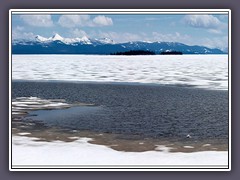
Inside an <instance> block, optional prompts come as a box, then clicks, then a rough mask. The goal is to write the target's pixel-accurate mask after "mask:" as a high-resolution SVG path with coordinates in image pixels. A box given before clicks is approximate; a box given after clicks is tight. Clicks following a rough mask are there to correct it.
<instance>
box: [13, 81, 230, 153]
mask: <svg viewBox="0 0 240 180" xmlns="http://www.w3.org/2000/svg"><path fill="white" fill-rule="evenodd" d="M16 84H18V85H23V86H24V85H26V84H27V86H29V89H32V88H35V89H33V90H30V91H29V92H27V94H29V95H33V94H36V93H37V91H39V90H40V92H41V89H42V90H44V91H43V92H44V93H43V92H41V93H40V94H42V95H44V96H45V97H51V99H55V97H52V95H56V94H54V92H52V88H45V86H46V87H48V86H49V87H52V86H54V87H55V88H57V87H58V86H59V87H62V88H63V89H64V93H63V95H64V94H65V95H66V92H68V91H66V90H65V89H66V88H64V87H65V86H66V87H67V88H70V87H74V89H76V87H78V86H80V87H83V88H84V89H85V90H88V89H89V88H90V90H91V91H89V94H88V96H91V95H92V92H94V91H96V92H97V94H99V93H100V94H102V93H101V91H99V90H97V89H96V88H100V89H101V88H103V87H104V88H103V90H107V91H109V90H110V91H109V92H111V91H113V90H111V88H116V89H115V90H114V91H113V95H111V94H108V93H107V92H105V93H107V96H106V97H108V98H109V99H110V100H111V97H115V98H116V93H117V94H119V93H120V94H119V95H121V94H122V93H121V91H120V92H117V91H116V90H118V89H119V87H121V88H124V89H125V88H129V87H130V89H128V90H131V88H134V89H133V90H131V92H133V93H136V91H140V90H142V89H144V88H146V93H145V95H146V96H147V99H146V101H148V100H149V98H150V99H151V97H149V95H150V94H152V93H153V92H155V91H156V92H157V93H159V91H160V92H161V93H160V96H161V94H162V93H164V92H165V91H166V93H167V94H169V93H170V95H169V96H171V91H172V92H173V94H175V93H180V94H179V95H184V94H186V93H187V94H189V93H190V95H191V93H193V94H195V93H196V94H195V95H194V96H196V95H197V96H200V95H201V93H203V95H204V96H205V94H209V93H210V94H212V95H213V96H216V97H218V95H217V94H222V95H224V94H227V92H224V91H217V90H216V91H212V90H209V91H207V90H202V89H194V88H181V87H166V86H148V85H144V86H142V85H140V86H137V85H135V86H131V85H130V86H129V85H126V84H122V85H119V84H98V83H97V84H87V83H86V84H81V83H80V84H78V83H77V84H75V83H70V82H68V83H61V82H55V83H51V82H35V81H34V82H13V89H14V90H15V88H14V86H15V85H16ZM36 85H37V86H36ZM85 86H87V89H86V87H85ZM92 86H93V87H92ZM105 86H106V87H105ZM20 87H21V86H20ZM110 87H111V88H110ZM109 88H110V89H109ZM17 89H18V88H17ZM36 89H37V91H36ZM48 89H49V90H50V91H49V92H50V94H49V95H48V94H47V92H48ZM57 89H59V88H57ZM70 89H71V88H70ZM59 90H60V92H61V91H62V90H61V89H59ZM93 90H94V91H93ZM65 91H66V92H65ZM81 91H82V90H81ZM30 92H32V93H33V94H31V93H30ZM86 92H88V91H86ZM124 92H125V90H124ZM128 92H130V91H128ZM144 92H145V91H144ZM149 92H151V93H150V94H149ZM83 93H84V92H83ZM140 93H141V92H140ZM216 93H217V94H216ZM51 94H52V95H51ZM78 94H79V93H78ZM84 94H86V93H84ZM141 94H142V93H141ZM60 95H61V94H60ZM93 95H94V94H93ZM123 95H124V94H123ZM142 95H144V94H142ZM165 95H166V94H165ZM212 95H211V96H210V98H211V97H212ZM222 95H221V96H222ZM109 96H110V97H109ZM137 96H138V95H137ZM158 96H159V95H158ZM184 96H185V95H184ZM201 96H202V95H201ZM201 96H200V97H201ZM221 96H219V97H221ZM56 97H58V96H56ZM77 97H78V96H77ZM93 97H94V98H93V99H92V100H94V99H95V95H94V96H93ZM106 97H103V99H104V98H106ZM186 97H187V96H186ZM58 98H60V97H58ZM131 98H133V97H131ZM154 98H156V96H154ZM20 99H21V98H20ZM33 99H34V98H33ZM61 99H63V100H58V99H55V101H57V102H61V103H63V102H65V101H66V102H67V103H70V102H72V101H73V100H71V99H70V101H69V100H66V99H65V100H64V98H62V97H61ZM73 99H74V100H75V101H77V102H75V103H76V104H78V106H79V105H80V107H81V105H83V106H84V105H87V104H89V103H92V104H91V105H94V107H98V106H99V105H101V103H99V102H95V103H96V105H95V103H93V102H90V101H89V102H85V101H84V100H83V102H81V101H80V102H78V100H77V99H78V98H77V99H75V98H73ZM86 99H88V98H87V97H86ZM90 99H91V98H90ZM160 99H161V98H160ZM184 99H185V98H183V99H182V100H184ZM214 99H215V98H214ZM80 100H82V99H81V98H80ZM92 100H91V101H92ZM140 100H141V99H140ZM173 100H174V98H173ZM43 101H44V102H45V101H46V100H43ZM141 101H142V100H141ZM168 101H171V100H170V99H168ZM191 101H194V100H193V99H192V100H191ZM39 102H40V101H37V102H34V103H35V104H34V103H33V104H32V105H33V106H35V105H36V104H38V106H39ZM100 102H101V100H100ZM143 102H144V101H143ZM187 102H188V101H187ZM200 102H202V100H201V101H200ZM206 102H208V103H209V101H206ZM220 102H221V101H220ZM27 103H28V104H27V106H29V103H30V102H29V100H27ZM118 103H119V102H118ZM170 104H171V103H170ZM213 104H214V103H213ZM21 105H22V104H21V103H20V106H19V108H20V109H21ZM30 105H31V103H30ZM45 105H46V104H45ZM113 105H114V104H113ZM119 105H121V106H122V105H124V104H119ZM137 105H138V104H137ZM103 106H104V108H106V107H107V106H109V105H108V101H106V102H104V103H103ZM164 106H165V105H164ZM164 106H163V107H164ZM39 107H40V106H39ZM39 107H38V108H35V109H32V110H31V111H33V112H34V111H37V110H41V108H40V109H39ZM53 107H54V106H51V107H50V109H53V110H52V111H46V112H47V113H48V112H54V108H53ZM71 107H72V105H71V103H70V104H68V105H67V106H66V104H63V107H62V108H60V110H59V111H58V112H61V109H66V110H68V109H71ZM90 107H91V106H90ZM123 107H124V106H123ZM140 107H141V106H140ZM146 107H147V106H146ZM179 107H181V106H179ZM196 107H198V106H196ZM45 109H49V108H48V107H45ZM57 109H59V107H57ZM43 110H44V109H43ZM117 110H118V109H117ZM182 110H184V109H182ZM89 112H90V114H91V111H89ZM173 112H175V110H174V111H173ZM149 113H151V111H150V112H149ZM164 113H165V112H164ZM167 113H170V111H169V112H168V110H167ZM190 113H191V111H190ZM33 115H34V114H33ZM130 115H131V114H130ZM167 116H168V115H167ZM167 116H166V117H167ZM214 116H215V115H214ZM207 117H208V116H207ZM27 118H28V121H25V122H23V121H21V120H13V121H12V122H13V124H12V127H13V128H15V129H13V130H12V132H13V135H17V134H18V133H20V134H22V135H23V136H29V137H34V136H35V137H39V138H42V140H43V141H55V140H61V141H63V142H69V141H73V140H74V139H69V138H68V136H70V135H72V136H74V137H90V138H94V140H93V141H91V142H90V143H94V144H101V145H106V146H109V147H111V148H112V149H115V150H117V151H133V152H137V151H140V152H141V151H149V150H155V148H156V145H157V144H158V143H159V142H160V143H161V144H164V145H169V144H170V145H169V146H170V147H172V148H174V149H171V150H170V152H196V151H206V150H207V151H209V150H214V151H215V150H216V151H222V150H224V151H226V150H228V141H226V139H225V140H224V138H223V137H221V138H223V139H222V140H221V138H220V139H218V138H216V137H215V138H213V139H212V140H211V139H210V140H207V139H205V140H204V139H203V140H201V139H195V137H194V138H193V139H186V136H185V137H184V136H183V137H181V138H179V139H178V138H176V137H172V138H171V137H169V139H168V138H166V137H164V136H163V137H161V136H160V137H156V138H152V137H151V136H150V137H148V136H141V134H139V135H137V134H135V133H132V134H128V133H126V135H125V136H124V134H123V133H117V132H114V131H113V132H111V131H110V132H109V133H106V130H96V129H95V130H94V129H92V131H91V130H90V129H89V130H88V131H87V130H84V129H76V132H71V128H70V130H66V128H64V126H63V127H61V126H60V127H56V128H57V129H58V128H59V129H58V130H57V131H56V129H55V128H54V126H53V127H51V126H49V125H48V124H44V122H42V124H41V123H38V124H37V126H36V127H34V118H36V116H30V117H27ZM96 122H97V121H96ZM21 123H22V124H21ZM112 123H114V122H112ZM136 123H137V122H136ZM31 124H32V127H31ZM35 125H36V123H35ZM105 125H107V124H105ZM21 126H22V128H21ZM24 126H25V127H24ZM45 126H46V127H45ZM19 127H20V128H19ZM130 127H131V126H130ZM37 128H39V129H37ZM72 130H73V129H72ZM41 131H42V132H41ZM47 131H49V132H47ZM59 131H60V132H61V133H62V134H61V133H60V134H59ZM104 131H105V132H104ZM28 133H30V134H28ZM98 134H104V136H102V135H100V136H98ZM134 134H135V135H134ZM129 135H130V136H129ZM127 136H129V137H130V139H127V138H126V137H127ZM193 136H194V135H193ZM104 138H105V139H104ZM131 138H132V139H131ZM171 139H172V140H171ZM174 139H175V140H174ZM195 141H196V142H195Z"/></svg>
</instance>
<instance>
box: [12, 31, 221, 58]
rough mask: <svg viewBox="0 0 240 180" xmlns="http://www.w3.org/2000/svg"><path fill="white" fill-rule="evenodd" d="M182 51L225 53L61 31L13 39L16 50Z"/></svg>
mask: <svg viewBox="0 0 240 180" xmlns="http://www.w3.org/2000/svg"><path fill="white" fill-rule="evenodd" d="M137 50H143V51H151V52H154V53H155V54H161V53H162V52H173V51H176V52H182V53H183V54H226V53H225V52H223V51H221V50H220V49H211V48H207V47H204V46H189V45H186V44H182V43H178V42H144V41H136V42H126V43H114V41H113V40H111V39H108V38H103V39H90V38H88V37H86V36H84V37H82V38H63V37H61V36H60V35H59V34H55V35H54V36H53V37H50V38H45V37H42V36H39V35H38V36H36V37H35V39H33V40H13V42H12V53H13V54H113V53H116V52H127V51H137Z"/></svg>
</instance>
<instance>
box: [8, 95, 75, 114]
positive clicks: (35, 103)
mask: <svg viewBox="0 0 240 180" xmlns="http://www.w3.org/2000/svg"><path fill="white" fill-rule="evenodd" d="M69 107H71V105H69V104H67V103H66V102H65V100H64V99H41V98H38V97H18V98H16V99H13V100H12V114H13V115H21V114H26V113H27V112H28V111H31V110H40V109H62V108H69Z"/></svg>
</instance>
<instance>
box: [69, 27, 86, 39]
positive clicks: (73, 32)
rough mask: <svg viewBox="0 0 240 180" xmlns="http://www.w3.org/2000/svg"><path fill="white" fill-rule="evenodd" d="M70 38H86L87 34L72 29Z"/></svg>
mask: <svg viewBox="0 0 240 180" xmlns="http://www.w3.org/2000/svg"><path fill="white" fill-rule="evenodd" d="M71 33H72V36H73V37H83V36H87V33H86V32H85V31H83V30H81V29H77V28H75V29H73V30H71Z"/></svg>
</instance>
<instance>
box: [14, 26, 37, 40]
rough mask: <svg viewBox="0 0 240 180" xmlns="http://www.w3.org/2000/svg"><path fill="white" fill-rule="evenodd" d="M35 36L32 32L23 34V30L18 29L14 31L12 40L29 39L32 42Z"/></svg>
mask: <svg viewBox="0 0 240 180" xmlns="http://www.w3.org/2000/svg"><path fill="white" fill-rule="evenodd" d="M35 36H36V35H35V34H33V33H32V32H23V31H22V29H19V28H18V27H16V28H15V29H13V30H12V39H13V40H15V39H27V40H32V39H34V38H35Z"/></svg>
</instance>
